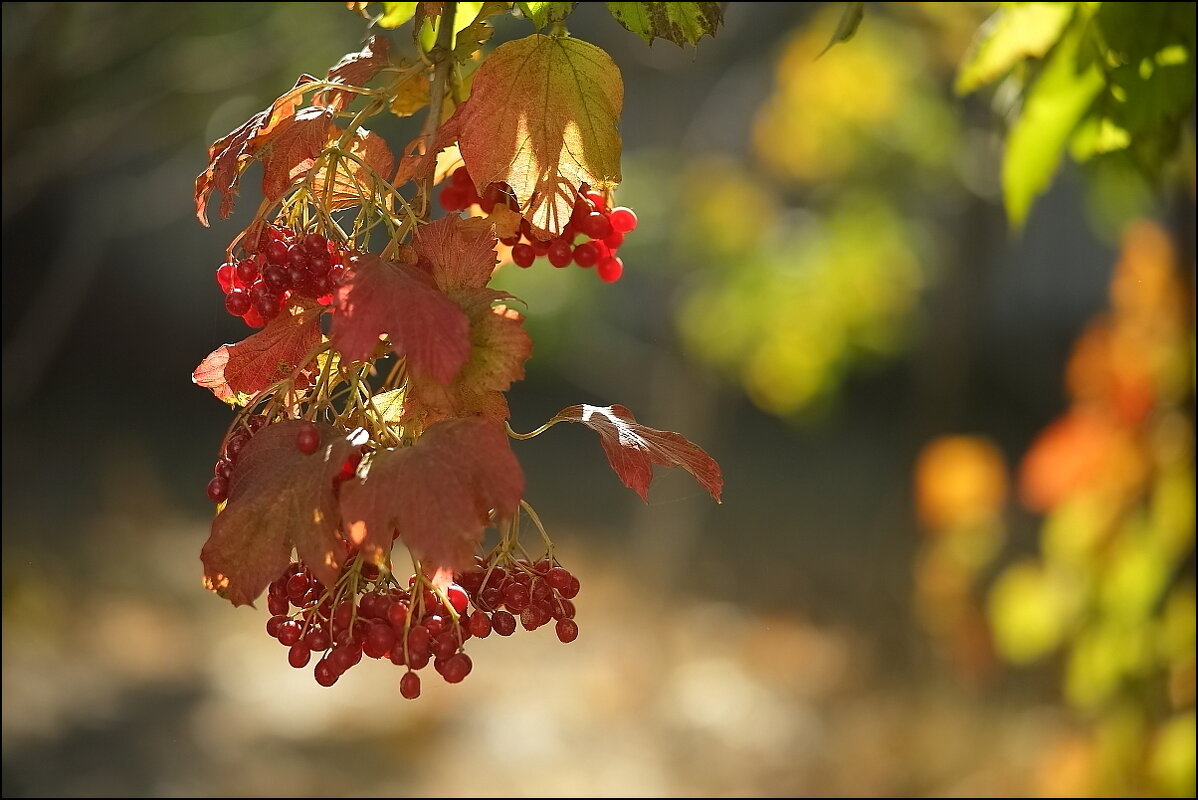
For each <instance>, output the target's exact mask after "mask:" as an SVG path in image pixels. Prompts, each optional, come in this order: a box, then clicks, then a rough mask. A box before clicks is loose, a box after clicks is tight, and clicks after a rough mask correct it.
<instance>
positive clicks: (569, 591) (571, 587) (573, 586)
mask: <svg viewBox="0 0 1198 800" xmlns="http://www.w3.org/2000/svg"><path fill="white" fill-rule="evenodd" d="M581 588H582V585H581V584H580V583H579V582H578V578H575V577H574V576H573V575H571V576H570V583H568V584H567V585H566V586H565V588H562V589H558V592H559V593H560V594H561V596H562V597H564V598H566V599H567V600H573V599H574V598H575V597H578V590H579V589H581Z"/></svg>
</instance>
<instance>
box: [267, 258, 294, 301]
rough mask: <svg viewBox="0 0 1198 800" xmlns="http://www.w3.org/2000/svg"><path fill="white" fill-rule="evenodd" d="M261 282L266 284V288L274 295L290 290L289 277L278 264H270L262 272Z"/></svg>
mask: <svg viewBox="0 0 1198 800" xmlns="http://www.w3.org/2000/svg"><path fill="white" fill-rule="evenodd" d="M262 282H263V283H264V284H266V288H268V289H270V290H271V291H272V292H275V293H276V294H278V293H282V292H285V291H287V290H288V289H290V288H291V277H290V276H289V275H288V273H287V269H286V267H281V266H279V265H278V264H270V265H268V266H267V267H265V268H264V269H263V270H262Z"/></svg>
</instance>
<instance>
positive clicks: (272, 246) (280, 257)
mask: <svg viewBox="0 0 1198 800" xmlns="http://www.w3.org/2000/svg"><path fill="white" fill-rule="evenodd" d="M263 255H265V256H266V263H267V264H271V265H274V266H276V267H282V266H285V265H286V264H287V245H286V244H285V243H284V242H283V241H282V240H281V239H271V240H270V242H268V243H267V245H266V251H265V252H264V253H263Z"/></svg>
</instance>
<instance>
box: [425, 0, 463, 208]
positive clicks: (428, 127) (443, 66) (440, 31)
mask: <svg viewBox="0 0 1198 800" xmlns="http://www.w3.org/2000/svg"><path fill="white" fill-rule="evenodd" d="M457 10H458V4H457V3H455V2H446V3H444V4H443V5H442V8H441V20H440V22H439V23H438V25H439V27H438V28H437V43H436V44H435V45H434V46H433V52H432V53H431V55H432V58H433V61H434V63H435V64H436V66H435V67H434V68H433V80H432V83H431V84H430V85H429V90H428V99H429V104H428V116H427V117H425V119H424V128H423V130H422V131H421V136H422V138H423V140H424V147H425V148H428V147H432V146H434V145H433V143H434V141H436V137H437V129H438V128H440V127H441V107H442V106H443V105H444V104H445V84H446V82H447V80H448V78H449V71H450V69H451V68H452V67H453V22H454V15H456V14H457ZM426 152H427V150H426ZM420 195H421V199H422V201H423V204H422V206H421V214H420V216H421V217H427V216H428V212H429V209H430V207H431V205H432V196H433V175H432V171H430V172H429V175H428V177H427V178H425V181H424V186H423V187H422V189H421V192H420Z"/></svg>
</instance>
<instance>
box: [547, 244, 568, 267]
mask: <svg viewBox="0 0 1198 800" xmlns="http://www.w3.org/2000/svg"><path fill="white" fill-rule="evenodd" d="M573 258H574V248H573V247H571V246H570V243H569V242H567V241H566V240H565V239H561V238H558V239H554V240H553V241H552V242H551V243H550V245H549V263H550V264H552V265H553V266H555V267H557V268H559V269H560V268H562V267H565V266H568V265H569V264H570V260H571V259H573Z"/></svg>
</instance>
